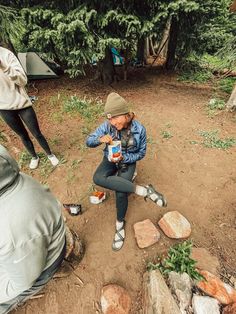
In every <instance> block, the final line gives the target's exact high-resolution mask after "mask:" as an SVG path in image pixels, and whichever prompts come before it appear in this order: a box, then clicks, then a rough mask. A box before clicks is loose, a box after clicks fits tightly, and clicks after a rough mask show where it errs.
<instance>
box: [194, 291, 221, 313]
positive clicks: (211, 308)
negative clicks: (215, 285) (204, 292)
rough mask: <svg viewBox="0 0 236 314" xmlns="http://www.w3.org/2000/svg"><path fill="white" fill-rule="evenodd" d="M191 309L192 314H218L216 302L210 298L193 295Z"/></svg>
mask: <svg viewBox="0 0 236 314" xmlns="http://www.w3.org/2000/svg"><path fill="white" fill-rule="evenodd" d="M192 308H193V313H194V314H220V309H219V303H218V301H217V300H216V299H214V298H210V297H205V296H200V295H194V296H193V299H192Z"/></svg>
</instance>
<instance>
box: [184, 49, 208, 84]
mask: <svg viewBox="0 0 236 314" xmlns="http://www.w3.org/2000/svg"><path fill="white" fill-rule="evenodd" d="M179 70H180V73H179V77H178V80H179V81H184V82H195V83H205V82H207V81H209V80H211V79H212V78H213V74H212V72H211V69H210V68H209V67H207V66H206V63H205V62H204V59H203V58H201V57H198V56H196V55H195V54H191V55H190V56H189V57H188V58H186V59H185V60H184V61H183V62H182V64H181V67H180V69H179Z"/></svg>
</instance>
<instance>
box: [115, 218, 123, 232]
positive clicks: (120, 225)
mask: <svg viewBox="0 0 236 314" xmlns="http://www.w3.org/2000/svg"><path fill="white" fill-rule="evenodd" d="M123 224H124V221H119V220H117V221H116V230H119V229H120V228H122V227H123Z"/></svg>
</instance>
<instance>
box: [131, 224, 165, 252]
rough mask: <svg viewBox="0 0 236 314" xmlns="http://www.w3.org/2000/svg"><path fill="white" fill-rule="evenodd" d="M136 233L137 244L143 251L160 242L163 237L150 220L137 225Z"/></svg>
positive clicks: (135, 225) (135, 227)
mask: <svg viewBox="0 0 236 314" xmlns="http://www.w3.org/2000/svg"><path fill="white" fill-rule="evenodd" d="M134 233H135V238H136V241H137V244H138V246H139V247H140V248H141V249H143V248H145V247H148V246H151V245H153V244H154V243H156V242H158V241H159V239H160V236H161V235H160V232H159V231H158V230H157V228H156V226H155V225H154V224H153V223H152V222H151V220H150V219H146V220H143V221H139V222H137V223H135V224H134Z"/></svg>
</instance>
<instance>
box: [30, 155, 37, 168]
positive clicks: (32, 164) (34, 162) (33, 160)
mask: <svg viewBox="0 0 236 314" xmlns="http://www.w3.org/2000/svg"><path fill="white" fill-rule="evenodd" d="M38 165H39V157H37V158H35V157H33V158H31V160H30V164H29V168H30V169H31V170H34V169H36V168H38Z"/></svg>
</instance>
